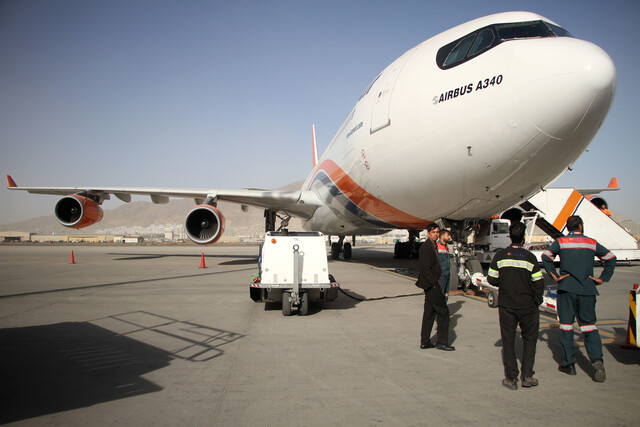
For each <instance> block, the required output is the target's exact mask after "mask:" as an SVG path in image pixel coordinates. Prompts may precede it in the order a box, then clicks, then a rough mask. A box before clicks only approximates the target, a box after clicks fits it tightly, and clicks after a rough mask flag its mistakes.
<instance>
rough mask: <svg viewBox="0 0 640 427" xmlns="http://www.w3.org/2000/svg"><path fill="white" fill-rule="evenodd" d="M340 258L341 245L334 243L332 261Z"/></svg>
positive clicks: (332, 245)
mask: <svg viewBox="0 0 640 427" xmlns="http://www.w3.org/2000/svg"><path fill="white" fill-rule="evenodd" d="M338 258H340V244H339V243H338V242H334V243H332V244H331V259H338Z"/></svg>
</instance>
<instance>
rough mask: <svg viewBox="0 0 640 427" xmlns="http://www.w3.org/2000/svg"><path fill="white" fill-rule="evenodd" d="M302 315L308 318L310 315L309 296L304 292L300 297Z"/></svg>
mask: <svg viewBox="0 0 640 427" xmlns="http://www.w3.org/2000/svg"><path fill="white" fill-rule="evenodd" d="M300 314H301V315H303V316H306V315H307V314H309V294H308V293H307V292H304V293H303V294H302V295H301V297H300Z"/></svg>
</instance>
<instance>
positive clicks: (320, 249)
mask: <svg viewBox="0 0 640 427" xmlns="http://www.w3.org/2000/svg"><path fill="white" fill-rule="evenodd" d="M258 265H259V272H260V273H259V275H256V276H254V279H253V281H252V283H251V285H250V287H249V294H250V296H251V299H252V300H253V301H255V302H282V314H283V315H284V316H290V315H291V313H292V312H294V311H295V310H298V311H299V312H300V314H302V315H303V316H304V315H307V314H309V302H316V301H333V300H334V299H336V297H337V296H338V288H339V287H340V285H339V284H338V283H337V282H336V281H335V280H334V279H333V277H332V276H331V275H330V274H329V267H328V263H327V246H326V243H325V238H324V235H323V234H322V233H320V232H294V231H286V230H284V231H269V232H267V233H266V235H265V238H264V243H263V244H262V248H261V250H260V259H259V260H258Z"/></svg>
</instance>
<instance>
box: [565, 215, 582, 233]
mask: <svg viewBox="0 0 640 427" xmlns="http://www.w3.org/2000/svg"><path fill="white" fill-rule="evenodd" d="M581 225H582V226H583V227H584V223H583V222H582V218H580V217H579V216H578V215H571V216H570V217H569V219H568V220H567V230H569V231H580V226H581Z"/></svg>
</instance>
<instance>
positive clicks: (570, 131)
mask: <svg viewBox="0 0 640 427" xmlns="http://www.w3.org/2000/svg"><path fill="white" fill-rule="evenodd" d="M615 86H616V69H615V66H614V64H613V62H612V60H611V58H610V57H609V56H608V55H607V53H606V52H604V51H603V50H602V49H601V48H599V47H598V46H596V45H594V44H592V43H590V42H587V41H584V40H579V39H576V38H574V37H573V36H571V34H570V33H569V32H568V31H567V30H565V29H564V28H562V27H560V26H558V25H557V24H555V23H554V22H552V21H550V20H548V19H547V18H544V17H542V16H540V15H537V14H533V13H528V12H507V13H500V14H496V15H491V16H486V17H483V18H479V19H476V20H473V21H471V22H467V23H465V24H462V25H460V26H457V27H455V28H452V29H450V30H447V31H445V32H443V33H441V34H439V35H437V36H435V37H432V38H430V39H429V40H427V41H425V42H423V43H421V44H420V45H418V46H416V47H414V48H413V49H411V50H409V51H408V52H406V53H405V54H404V55H402V56H401V57H399V58H398V59H397V60H395V61H394V62H393V63H392V64H391V65H389V66H388V67H387V68H386V69H385V70H384V71H382V72H381V73H380V74H379V75H378V76H377V77H376V78H375V79H374V80H373V82H372V83H371V84H370V85H369V86H368V87H367V88H366V89H365V91H364V92H363V93H362V96H361V97H360V99H359V100H358V101H357V103H356V104H355V106H354V107H353V110H352V111H351V113H350V114H349V116H348V117H347V119H346V120H345V122H344V124H343V125H342V126H341V127H340V129H339V130H338V132H337V134H336V135H335V137H334V138H333V140H332V141H331V144H330V145H329V147H328V148H327V150H326V151H325V153H324V154H323V155H322V157H321V158H320V159H319V160H316V159H315V157H316V155H315V152H316V151H315V140H314V167H313V170H312V171H311V173H310V174H309V176H308V178H307V179H306V181H305V182H304V185H303V187H302V188H301V189H300V190H299V191H262V190H218V189H163V188H135V187H124V188H116V187H66V188H64V187H19V186H17V185H16V183H15V182H14V181H13V179H11V177H9V176H7V181H8V186H9V188H10V189H12V190H26V191H29V192H31V193H39V194H53V195H62V196H64V197H62V198H61V199H60V201H59V202H58V203H57V205H56V207H55V214H56V217H57V218H58V220H59V221H60V223H61V224H62V225H65V226H67V227H72V228H83V227H86V226H89V225H92V224H94V223H96V222H98V221H100V219H101V218H102V215H103V214H102V209H101V207H100V205H101V204H102V202H103V201H104V200H106V199H109V197H110V195H111V194H113V195H115V196H116V197H117V198H118V199H120V200H124V201H126V202H129V201H130V200H131V195H132V194H134V195H149V196H151V200H152V201H153V202H154V203H166V202H168V200H169V198H170V197H183V198H193V199H195V201H196V203H197V205H198V206H196V207H195V208H194V209H193V210H191V211H190V212H189V213H188V214H187V217H186V220H185V229H186V232H187V234H188V236H189V237H190V238H191V239H192V240H193V241H194V242H196V243H201V244H208V243H214V242H215V241H217V240H218V239H219V238H220V236H221V235H222V233H223V231H224V217H223V215H222V213H221V212H220V211H219V210H218V209H217V208H216V202H217V201H218V200H226V201H230V202H236V203H240V204H243V205H253V206H258V207H262V208H264V209H265V214H266V217H267V221H266V222H267V225H266V228H267V229H273V227H274V226H275V219H276V214H277V213H282V214H284V215H285V216H284V219H285V222H286V220H287V218H288V217H289V216H297V217H301V218H302V219H304V220H305V221H306V222H305V223H304V227H305V229H308V230H314V231H322V232H323V233H325V234H329V235H336V236H340V237H341V239H340V243H339V244H338V245H337V247H336V245H335V244H334V247H333V252H334V255H336V254H337V253H338V252H344V255H345V258H349V257H350V256H351V246H350V245H349V244H348V243H345V244H344V247H343V246H342V244H343V240H344V237H345V236H350V235H366V234H380V233H384V232H387V231H389V230H391V229H398V228H400V229H408V230H409V231H410V236H415V233H416V230H421V229H424V228H425V227H426V226H427V225H428V224H430V223H431V222H432V221H436V220H438V219H441V220H443V221H445V222H446V224H448V225H449V226H451V227H453V228H454V230H456V231H459V232H462V231H463V230H464V229H465V228H468V226H469V225H470V224H473V223H475V222H477V221H481V220H484V219H486V218H489V217H490V216H492V215H494V214H496V213H498V212H501V211H504V210H506V209H508V208H509V207H511V206H513V205H516V204H518V203H522V202H523V201H524V200H526V199H527V198H528V197H530V196H532V195H533V194H534V193H536V192H538V191H540V190H541V189H542V188H544V187H545V186H547V185H548V184H549V183H551V182H553V181H554V180H555V178H557V177H558V176H559V175H560V174H562V173H563V172H564V171H565V170H566V169H567V167H568V166H570V165H571V164H572V163H573V162H575V161H576V159H577V158H578V157H579V156H580V154H581V153H582V152H583V151H584V150H585V149H586V148H587V146H588V145H589V143H590V142H591V140H592V139H593V137H594V135H595V134H596V132H597V131H598V129H599V128H600V126H601V125H602V122H603V120H604V118H605V116H606V115H607V112H608V111H609V107H610V105H611V102H612V100H613V96H614V92H615ZM443 161H444V162H445V163H446V164H447V166H448V173H446V174H445V173H443V171H442V170H441V169H440V168H439V167H438V166H437V165H438V164H441V163H442V162H443Z"/></svg>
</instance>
